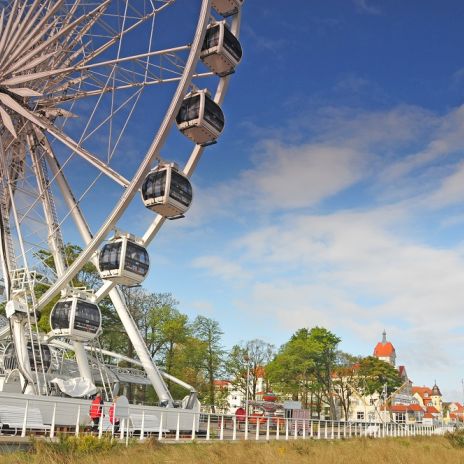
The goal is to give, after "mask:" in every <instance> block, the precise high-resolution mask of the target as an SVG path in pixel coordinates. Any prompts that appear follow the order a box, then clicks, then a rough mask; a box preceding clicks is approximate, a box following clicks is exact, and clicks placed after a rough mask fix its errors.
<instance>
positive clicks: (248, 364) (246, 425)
mask: <svg viewBox="0 0 464 464" xmlns="http://www.w3.org/2000/svg"><path fill="white" fill-rule="evenodd" d="M243 359H244V361H245V362H246V363H247V376H246V394H245V439H246V438H247V436H248V394H249V390H250V389H249V382H250V356H248V353H246V354H245V356H244V357H243Z"/></svg>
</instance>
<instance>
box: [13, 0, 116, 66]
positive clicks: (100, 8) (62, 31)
mask: <svg viewBox="0 0 464 464" xmlns="http://www.w3.org/2000/svg"><path fill="white" fill-rule="evenodd" d="M59 3H60V2H58V3H57V4H59ZM109 3H110V0H105V1H104V2H103V3H102V4H101V5H100V6H98V7H97V8H96V9H95V10H93V11H92V12H90V13H89V14H88V16H87V15H86V16H81V17H80V18H78V19H76V20H75V21H74V22H72V23H71V24H68V25H67V26H65V27H63V28H61V29H60V30H59V32H57V33H56V34H53V35H52V36H51V37H50V38H48V39H47V40H45V41H44V42H43V43H41V44H40V45H38V46H37V47H35V48H32V50H31V51H30V52H29V53H26V54H25V55H24V56H23V57H22V58H20V59H19V60H15V61H14V64H12V62H11V60H10V61H9V62H7V63H5V65H4V69H5V73H8V74H9V73H13V72H15V71H17V70H18V69H20V68H21V66H23V65H24V63H27V62H28V61H29V60H31V59H32V58H33V57H34V56H37V55H38V54H39V53H41V52H42V51H43V50H46V49H47V48H49V47H50V45H53V44H55V42H57V41H58V40H59V39H60V38H61V37H64V36H66V34H68V33H69V32H70V31H72V30H73V29H75V28H76V27H77V26H78V25H79V24H81V23H82V22H83V21H85V20H88V19H89V18H90V19H94V20H95V19H96V18H98V17H100V16H101V15H102V14H103V12H104V11H105V9H106V8H107V7H108V5H109ZM55 7H56V6H55ZM53 10H54V8H52V9H51V11H53ZM51 24H53V22H52V23H51ZM9 65H10V67H9Z"/></svg>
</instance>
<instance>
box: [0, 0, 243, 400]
mask: <svg viewBox="0 0 464 464" xmlns="http://www.w3.org/2000/svg"><path fill="white" fill-rule="evenodd" d="M211 8H212V0H201V8H200V13H199V17H198V23H197V28H196V31H195V35H194V38H193V41H192V43H191V45H190V52H189V55H188V58H187V61H186V63H185V66H184V70H183V74H182V76H181V78H180V79H179V82H178V85H177V89H176V91H175V93H174V95H173V97H172V100H171V104H170V105H169V107H168V109H167V111H166V113H165V116H164V118H163V121H162V123H161V125H160V127H159V129H158V132H157V134H156V135H155V137H154V139H153V141H152V143H151V145H150V147H149V149H148V151H147V153H146V155H145V157H144V159H143V161H142V162H141V163H140V166H139V168H138V169H137V171H136V173H135V175H134V176H133V178H132V179H131V180H130V181H128V180H126V179H124V178H123V177H122V176H121V175H120V174H118V173H117V172H115V171H114V170H113V169H112V168H110V167H109V166H108V165H106V164H105V163H104V162H103V161H101V160H100V159H98V158H96V157H94V156H93V155H92V154H90V153H88V152H86V151H85V150H83V149H82V148H81V147H79V146H76V144H75V143H73V142H72V141H70V140H66V139H65V138H64V137H63V134H62V133H59V132H57V131H56V130H54V129H53V127H51V125H46V124H45V123H44V121H41V120H36V121H32V122H34V123H35V124H36V125H37V126H38V127H40V128H42V129H43V130H45V131H46V132H49V133H50V134H51V135H53V136H55V137H56V138H57V139H58V140H60V141H61V142H63V143H64V144H65V145H67V146H68V147H69V148H71V149H72V150H74V152H76V153H77V154H78V155H80V156H82V157H83V158H85V159H86V160H87V161H88V162H90V163H91V164H93V165H94V166H96V167H97V168H98V169H100V171H101V172H103V173H105V174H106V175H108V176H109V177H110V178H112V179H113V180H115V181H116V182H118V183H119V184H121V185H123V186H124V187H125V191H124V192H123V194H122V196H121V198H120V199H119V201H118V202H117V203H116V205H115V207H114V209H113V210H112V212H111V213H110V214H109V215H108V217H107V218H106V220H105V221H104V222H103V224H102V225H101V227H100V229H99V230H98V231H96V232H95V234H92V232H91V231H90V229H89V227H88V225H87V222H86V220H85V217H84V215H83V213H82V211H81V209H80V207H79V205H78V202H77V201H76V199H75V197H74V195H73V192H72V190H71V188H70V186H69V184H68V182H67V180H66V178H65V176H64V173H63V171H62V168H61V167H60V165H59V162H58V160H57V158H56V157H55V155H54V153H53V149H52V148H51V146H50V144H49V142H48V140H47V138H46V137H44V136H43V135H42V134H41V132H40V131H39V130H36V136H37V138H38V139H39V140H40V141H41V143H42V149H43V150H44V153H45V155H46V157H47V165H48V167H49V168H50V170H51V174H52V175H53V178H54V181H55V182H56V184H57V185H58V187H59V190H60V191H61V195H62V197H63V199H64V201H65V203H66V205H67V207H68V208H69V211H70V215H71V217H72V219H73V220H74V222H75V225H76V227H77V230H78V231H79V233H80V235H81V237H82V239H83V241H84V243H85V244H86V246H85V248H84V250H83V251H82V252H81V253H80V254H79V256H78V257H77V259H76V260H75V261H74V262H73V263H72V264H71V265H70V266H69V267H67V268H66V267H65V265H64V263H63V262H62V263H61V264H60V257H59V256H55V255H56V254H58V253H54V258H55V261H56V267H57V276H58V277H57V280H56V281H55V282H54V283H53V284H52V285H51V286H50V288H49V289H48V290H47V291H46V292H45V293H44V294H43V295H42V296H41V297H40V298H39V299H38V300H37V301H34V307H33V309H34V311H40V309H42V308H43V307H44V306H46V305H47V304H49V303H50V302H52V300H53V299H54V298H55V297H56V296H57V295H59V294H60V292H61V291H62V290H64V289H65V288H66V287H67V286H68V285H69V284H70V282H71V280H72V279H73V278H74V277H75V276H76V274H77V273H78V272H79V271H80V270H81V269H82V267H83V266H84V265H85V264H86V263H87V262H89V261H91V262H93V263H94V264H96V265H97V269H98V259H97V255H96V252H97V250H98V249H99V247H100V246H101V244H102V242H103V241H104V240H105V239H106V237H107V236H108V234H109V232H110V231H111V230H112V229H114V227H115V226H116V224H117V221H118V220H119V219H120V218H121V216H122V215H123V213H124V212H125V210H126V209H127V207H128V206H129V204H130V203H131V202H132V200H133V199H134V197H135V195H136V194H137V193H138V191H139V189H140V187H141V184H142V182H143V180H144V178H145V176H146V175H147V174H148V172H149V171H150V169H151V167H152V165H153V163H154V162H155V160H156V159H159V157H160V155H159V154H160V150H161V148H162V147H163V145H164V143H165V142H166V139H167V137H168V134H169V131H170V130H171V128H172V126H173V124H174V122H175V117H176V115H177V113H178V111H179V108H180V105H181V103H182V100H183V98H184V96H185V94H186V93H187V90H188V89H189V86H190V85H191V82H192V79H193V78H194V77H201V75H199V74H195V70H196V66H197V63H198V62H199V60H200V52H201V47H202V44H203V41H204V38H205V34H206V30H207V27H208V24H209V23H210V18H211ZM240 22H241V10H239V11H238V13H237V14H236V15H235V16H234V17H233V19H232V24H231V30H232V32H233V33H234V35H235V36H236V37H237V38H238V36H239V31H240ZM178 49H184V47H179V48H178ZM172 50H176V49H172ZM168 51H171V50H164V51H163V52H168ZM159 53H160V52H152V53H147V54H144V55H138V56H137V57H136V58H139V57H142V56H144V57H146V56H149V55H150V56H152V55H155V54H159ZM131 59H134V57H131ZM122 60H123V59H118V60H113V61H119V62H121V61H122ZM99 64H100V65H101V63H99ZM105 64H111V61H108V62H106V63H105ZM91 66H92V65H87V68H90V67H91ZM84 67H85V66H84ZM204 75H211V73H205V74H204ZM229 78H230V76H225V77H220V78H219V83H218V86H217V88H216V91H215V94H214V101H215V102H216V103H217V104H221V103H222V102H223V100H224V97H225V94H226V92H227V88H228V84H229ZM25 117H26V119H29V120H31V117H30V115H25ZM203 150H204V147H203V146H200V145H195V147H194V148H193V150H192V152H191V154H190V157H189V158H188V161H187V163H186V164H185V166H184V168H183V173H184V174H185V175H186V176H187V177H190V176H191V175H192V174H193V172H194V170H195V168H196V166H197V164H198V162H199V161H200V158H201V155H202V153H203ZM31 156H34V153H33V150H31ZM36 161H37V160H36ZM34 164H35V165H36V166H38V163H37V162H36V163H34ZM35 174H36V177H37V179H38V181H39V182H38V183H39V186H40V185H41V184H42V187H43V186H44V185H45V184H46V182H45V181H44V179H41V177H42V176H41V172H40V169H37V170H36V171H35ZM10 188H11V187H10ZM40 193H41V194H42V196H43V199H42V200H43V205H44V209H45V218H46V221H47V224H48V227H49V230H53V229H54V228H55V230H56V224H55V221H54V216H53V211H52V210H51V209H52V208H51V201H50V199H48V198H47V189H46V188H42V189H41V192H40ZM13 196H14V195H13V192H11V191H10V197H11V198H13ZM12 206H13V208H12V210H13V215H14V216H15V219H16V222H17V218H16V212H15V208H14V205H12ZM164 222H165V218H164V217H162V216H160V215H156V217H155V219H154V220H153V222H152V223H151V225H150V226H149V227H148V228H147V230H146V232H145V234H144V235H143V238H142V243H141V244H142V245H143V246H145V247H147V246H148V245H149V244H150V242H151V241H152V240H153V239H154V238H155V236H156V235H157V233H158V231H159V230H160V229H161V227H162V226H163V224H164ZM17 233H18V234H20V228H19V227H17ZM50 240H51V241H52V243H51V249H52V250H53V249H54V250H55V251H56V250H57V249H58V248H59V243H55V241H57V240H60V237H59V234H56V236H55V237H51V239H50ZM19 241H20V244H21V242H22V239H21V237H20V240H19ZM21 246H22V244H21ZM23 255H25V253H24V250H23ZM1 258H2V261H3V260H4V259H5V257H4V256H2V257H1ZM62 260H63V257H61V261H62ZM25 264H26V266H27V263H25ZM27 272H29V270H27ZM4 277H5V278H8V276H4ZM106 296H109V297H110V299H111V300H112V303H113V305H114V307H115V309H116V311H117V314H118V316H119V318H120V320H121V322H122V324H123V325H124V328H125V329H126V331H127V334H128V336H129V339H130V341H131V343H132V345H133V347H134V350H135V352H136V353H137V356H138V358H139V360H140V364H141V365H142V367H143V369H144V370H145V372H146V374H147V377H148V378H149V380H150V382H151V384H152V385H153V387H154V389H155V391H156V393H157V395H158V397H159V400H160V402H161V403H164V404H165V405H167V406H173V404H174V402H173V398H172V396H171V394H170V392H169V390H168V388H167V386H166V383H165V382H164V380H163V376H162V374H161V372H160V371H159V369H158V368H157V366H156V364H155V363H154V362H153V359H152V358H151V356H150V353H149V352H148V349H147V347H146V345H145V343H144V340H143V338H142V336H141V334H140V332H139V331H138V329H137V326H136V323H135V321H134V320H133V318H132V316H131V314H130V312H129V311H128V309H127V307H126V304H125V301H124V298H123V296H122V294H121V291H120V289H119V288H118V286H117V285H116V284H114V283H112V282H110V281H108V280H106V281H105V280H103V285H102V286H101V288H100V289H99V290H98V291H97V292H96V294H95V300H96V301H97V302H98V301H101V300H102V299H103V298H105V297H106ZM28 318H29V313H28ZM30 323H31V321H30V320H29V325H30ZM13 325H14V324H13ZM17 326H18V327H19V325H17ZM14 330H15V329H14V327H13V332H14ZM16 330H19V328H17V329H16ZM29 336H30V339H31V340H32V339H33V334H32V332H31V333H30V334H29ZM20 338H21V340H22V342H21V344H22V345H23V348H24V344H25V343H27V341H26V337H25V333H24V331H23V333H21V335H20ZM39 347H40V342H39ZM17 349H19V351H20V352H19V353H18V355H19V357H23V358H24V357H25V356H27V350H26V352H24V350H23V352H21V349H20V347H17ZM73 349H74V351H75V354H76V360H77V361H78V364H79V366H80V367H81V365H86V366H87V372H84V376H85V377H89V378H91V372H90V368H89V366H88V361H87V357H86V353H85V347H84V346H83V344H81V343H79V342H74V343H73ZM39 352H40V350H39ZM84 371H85V369H84ZM81 373H82V372H81ZM26 375H27V373H26ZM35 375H36V377H37V381H38V373H37V372H36V373H35ZM29 376H31V373H29ZM44 382H46V381H45V379H44ZM185 385H186V384H185ZM39 390H40V389H39Z"/></svg>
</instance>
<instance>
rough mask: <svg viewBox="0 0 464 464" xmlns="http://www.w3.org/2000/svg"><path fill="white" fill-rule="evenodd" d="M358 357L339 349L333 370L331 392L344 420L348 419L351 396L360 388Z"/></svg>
mask: <svg viewBox="0 0 464 464" xmlns="http://www.w3.org/2000/svg"><path fill="white" fill-rule="evenodd" d="M359 363H360V357H359V356H353V355H351V354H349V353H344V352H343V351H339V352H338V353H337V361H336V366H335V368H334V371H333V382H332V383H333V392H334V395H335V398H336V399H337V400H338V403H339V404H340V407H341V409H342V410H343V415H344V417H345V420H348V418H349V415H350V408H351V403H352V398H353V396H356V394H357V392H358V391H359V389H360V385H361V378H360V376H359Z"/></svg>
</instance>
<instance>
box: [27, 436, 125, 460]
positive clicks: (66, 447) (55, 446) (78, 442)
mask: <svg viewBox="0 0 464 464" xmlns="http://www.w3.org/2000/svg"><path fill="white" fill-rule="evenodd" d="M118 446H121V445H120V444H118V443H117V442H116V441H115V440H113V441H112V440H111V438H107V437H103V438H101V439H99V438H98V437H95V436H93V435H81V436H80V437H75V436H69V435H59V436H58V441H56V442H49V441H42V440H40V441H39V440H36V441H35V442H34V449H35V452H36V454H38V455H41V454H47V455H48V454H50V453H55V454H65V455H68V456H70V455H71V456H72V455H86V454H95V453H102V452H107V451H109V450H111V449H113V448H116V447H118Z"/></svg>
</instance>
